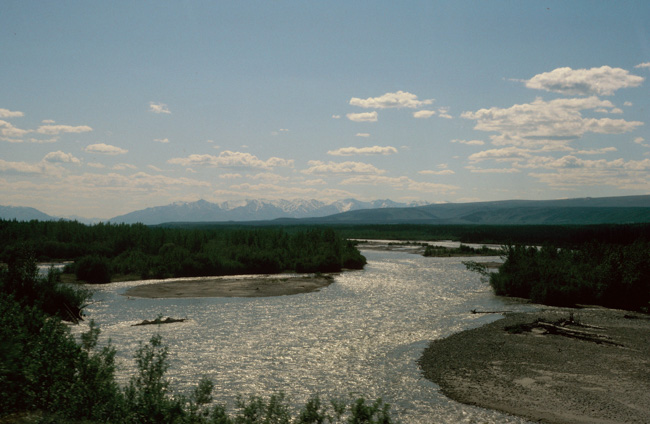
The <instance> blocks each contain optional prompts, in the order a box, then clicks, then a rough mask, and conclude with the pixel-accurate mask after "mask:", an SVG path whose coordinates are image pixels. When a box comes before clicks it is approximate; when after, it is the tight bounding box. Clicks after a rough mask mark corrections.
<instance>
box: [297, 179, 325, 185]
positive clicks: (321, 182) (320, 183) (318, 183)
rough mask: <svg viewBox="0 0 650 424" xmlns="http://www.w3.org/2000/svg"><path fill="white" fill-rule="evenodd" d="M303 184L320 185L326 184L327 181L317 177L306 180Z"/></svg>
mask: <svg viewBox="0 0 650 424" xmlns="http://www.w3.org/2000/svg"><path fill="white" fill-rule="evenodd" d="M302 184H303V185H307V186H318V185H326V184H327V183H326V182H325V180H323V179H322V178H317V179H313V180H305V181H303V182H302Z"/></svg>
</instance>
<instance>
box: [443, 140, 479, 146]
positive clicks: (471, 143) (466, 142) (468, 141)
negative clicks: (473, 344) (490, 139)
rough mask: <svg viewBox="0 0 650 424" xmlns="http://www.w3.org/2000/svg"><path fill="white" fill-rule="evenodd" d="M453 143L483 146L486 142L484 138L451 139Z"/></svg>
mask: <svg viewBox="0 0 650 424" xmlns="http://www.w3.org/2000/svg"><path fill="white" fill-rule="evenodd" d="M451 142H452V143H458V144H467V145H468V146H482V145H484V144H485V142H484V141H483V140H451Z"/></svg>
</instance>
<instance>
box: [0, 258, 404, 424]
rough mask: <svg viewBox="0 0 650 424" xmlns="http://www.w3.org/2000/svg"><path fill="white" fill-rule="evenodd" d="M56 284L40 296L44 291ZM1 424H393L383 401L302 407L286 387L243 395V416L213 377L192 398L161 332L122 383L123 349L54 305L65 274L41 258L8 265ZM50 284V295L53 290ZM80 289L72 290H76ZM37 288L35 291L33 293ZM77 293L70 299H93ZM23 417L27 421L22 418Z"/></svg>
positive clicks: (1, 311) (0, 341)
mask: <svg viewBox="0 0 650 424" xmlns="http://www.w3.org/2000/svg"><path fill="white" fill-rule="evenodd" d="M43 287H49V289H46V291H43V292H39V291H38V290H37V289H38V288H43ZM0 288H1V289H2V290H1V291H0V421H2V422H5V419H6V420H7V422H11V420H12V418H9V416H11V415H14V417H15V416H16V415H15V414H18V416H20V414H21V413H30V414H31V416H32V417H33V416H34V415H36V416H37V417H40V421H39V422H41V423H82V422H93V423H94V422H102V423H116V424H117V423H135V424H149V423H151V424H153V423H175V424H248V423H250V424H254V423H259V424H262V423H269V424H271V423H286V424H289V423H296V424H298V423H300V424H316V423H344V422H345V423H359V424H361V423H368V424H372V423H375V424H389V423H391V422H392V419H391V417H390V407H389V405H388V404H386V403H384V402H383V401H382V400H381V399H378V400H376V401H374V402H372V403H368V402H366V401H365V400H364V399H363V398H359V399H356V400H354V401H337V400H334V401H331V402H329V403H324V402H322V401H321V399H320V398H319V397H318V396H313V397H311V398H310V399H309V400H308V401H307V403H306V404H305V405H304V406H303V407H302V408H301V409H300V410H299V411H296V412H293V410H292V408H291V407H290V406H289V401H288V399H287V398H286V396H285V395H284V394H282V393H280V394H272V395H270V396H252V397H250V398H248V399H245V398H240V399H239V401H238V402H237V404H236V408H235V411H234V412H229V411H228V410H227V408H226V406H225V405H220V404H215V403H214V402H213V398H212V391H213V383H212V382H211V381H209V380H207V379H202V380H200V381H199V383H198V384H197V386H196V388H195V389H194V391H193V392H192V394H191V395H189V396H182V395H176V394H175V393H174V391H173V389H172V387H171V386H170V382H169V380H167V379H166V377H165V373H166V371H167V369H168V367H169V363H168V361H167V355H168V352H167V348H166V347H165V346H164V345H163V343H162V339H161V337H160V336H159V335H156V336H153V337H152V338H151V340H150V341H149V342H148V343H146V344H143V345H141V346H140V349H138V351H137V352H136V355H135V360H136V365H137V372H136V373H135V375H133V377H132V378H131V380H130V382H129V384H128V385H127V386H126V387H119V386H118V384H117V383H116V381H115V353H116V351H115V349H114V348H113V347H112V346H110V344H109V345H108V346H105V347H103V348H101V349H99V348H98V346H97V342H98V337H99V334H100V330H99V328H97V327H96V326H95V325H94V323H92V322H91V324H90V327H89V330H88V332H86V333H84V334H82V335H81V338H80V341H77V340H76V339H75V338H74V337H73V336H72V334H71V333H70V330H69V327H68V326H67V325H65V324H64V323H63V322H62V321H61V320H60V318H59V317H58V316H57V313H58V312H57V311H58V309H56V308H55V309H53V310H51V311H48V310H44V309H43V306H44V305H46V302H45V300H44V299H43V297H44V296H46V294H44V293H56V292H58V291H59V290H61V283H60V282H59V281H58V280H56V278H52V277H50V278H49V279H47V280H46V279H39V278H38V272H37V269H36V266H35V262H34V259H33V257H32V258H30V257H19V258H15V260H14V261H12V262H10V263H9V267H8V269H0ZM48 290H49V291H48ZM71 290H72V289H71ZM25 293H28V294H29V295H25ZM85 296H87V293H85V292H84V293H77V294H75V296H72V297H71V298H70V299H67V301H69V302H72V301H73V300H74V299H77V300H79V299H81V300H84V299H85ZM18 419H20V418H18Z"/></svg>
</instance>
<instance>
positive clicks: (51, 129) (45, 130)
mask: <svg viewBox="0 0 650 424" xmlns="http://www.w3.org/2000/svg"><path fill="white" fill-rule="evenodd" d="M92 130H93V129H92V128H90V127H89V126H88V125H79V126H72V125H41V126H40V127H38V129H37V130H36V132H37V133H39V134H49V135H56V134H61V133H83V132H89V131H92Z"/></svg>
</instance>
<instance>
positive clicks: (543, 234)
mask: <svg viewBox="0 0 650 424" xmlns="http://www.w3.org/2000/svg"><path fill="white" fill-rule="evenodd" d="M331 228H333V229H335V230H336V231H337V232H338V233H340V234H341V235H342V236H343V237H346V238H358V239H388V240H423V241H436V240H454V241H460V242H463V243H476V244H528V245H543V244H545V243H549V244H554V245H556V246H562V247H567V246H578V245H581V244H584V243H588V242H594V241H596V242H602V243H610V244H629V243H633V242H634V241H636V240H646V241H650V224H604V225H419V224H399V225H334V226H332V227H331Z"/></svg>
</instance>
